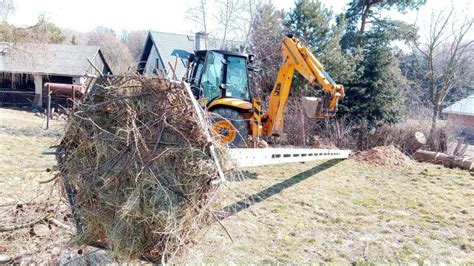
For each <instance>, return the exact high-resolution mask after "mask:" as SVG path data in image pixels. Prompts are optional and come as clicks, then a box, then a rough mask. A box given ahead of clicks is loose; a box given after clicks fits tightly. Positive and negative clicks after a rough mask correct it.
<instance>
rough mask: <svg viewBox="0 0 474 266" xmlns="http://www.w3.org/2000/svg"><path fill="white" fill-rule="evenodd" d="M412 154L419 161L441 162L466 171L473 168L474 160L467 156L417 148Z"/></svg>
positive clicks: (446, 165)
mask: <svg viewBox="0 0 474 266" xmlns="http://www.w3.org/2000/svg"><path fill="white" fill-rule="evenodd" d="M413 156H414V158H415V160H417V161H419V162H428V163H434V164H442V165H443V166H445V167H449V168H461V169H464V170H468V171H470V170H472V169H473V168H474V161H473V160H472V159H470V158H469V157H462V156H453V155H447V154H444V153H441V152H432V151H424V150H417V151H416V152H415V154H414V155H413Z"/></svg>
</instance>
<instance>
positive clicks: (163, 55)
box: [137, 31, 242, 80]
mask: <svg viewBox="0 0 474 266" xmlns="http://www.w3.org/2000/svg"><path fill="white" fill-rule="evenodd" d="M241 44H242V43H241V42H235V41H227V42H226V47H225V49H228V50H238V49H239V48H240V46H241ZM221 47H222V40H219V39H214V38H208V37H207V35H206V34H204V33H202V32H198V33H196V34H195V35H185V34H176V33H165V32H158V31H150V32H148V36H147V38H146V40H145V46H144V48H143V52H142V56H141V58H140V62H139V64H138V69H137V70H138V73H140V74H144V75H152V74H154V73H156V72H157V71H161V72H163V73H164V74H165V75H167V76H168V77H171V78H172V77H173V73H172V71H171V67H172V68H173V69H175V74H176V78H177V79H178V80H181V79H182V78H183V77H184V75H185V74H186V59H185V58H183V57H186V54H189V53H193V52H194V51H198V50H214V49H221ZM175 50H179V51H177V54H179V56H180V58H177V56H176V54H172V53H173V51H175ZM170 65H171V66H170Z"/></svg>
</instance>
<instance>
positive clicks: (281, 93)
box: [208, 36, 344, 143]
mask: <svg viewBox="0 0 474 266" xmlns="http://www.w3.org/2000/svg"><path fill="white" fill-rule="evenodd" d="M281 53H282V56H283V59H284V60H283V64H282V66H281V67H280V69H279V71H278V76H277V80H276V82H275V85H274V86H273V90H272V92H271V94H270V98H269V103H268V112H267V113H264V112H262V105H261V100H260V99H259V98H254V99H252V102H249V101H246V100H242V99H236V98H221V99H217V100H215V101H213V102H211V103H210V105H209V106H208V108H209V109H212V108H213V107H217V106H227V107H231V108H234V109H237V110H242V114H243V116H244V118H245V119H248V120H249V131H250V132H249V133H250V134H251V136H252V138H253V142H254V143H256V140H257V141H258V138H259V137H262V136H271V135H275V136H278V135H281V134H282V133H283V124H284V116H285V111H286V105H287V102H288V96H289V94H290V89H291V82H292V81H293V75H294V72H295V71H296V72H298V73H299V74H301V75H302V76H303V77H304V78H305V79H306V80H307V81H308V82H309V83H310V84H311V85H316V84H319V86H321V88H322V90H323V91H324V92H325V93H326V94H327V95H329V104H328V106H327V110H326V111H327V112H326V113H318V115H317V117H318V118H325V117H330V116H332V115H334V112H335V111H336V109H337V103H338V101H339V99H340V98H341V97H343V96H344V87H343V86H342V85H337V84H335V83H334V81H332V79H331V78H330V77H329V75H328V74H327V73H326V72H325V71H324V67H323V65H322V64H321V63H320V62H319V61H318V60H317V59H316V57H315V56H314V55H313V53H312V52H311V51H310V50H309V49H308V48H306V47H304V46H303V45H302V44H301V42H300V41H299V40H298V39H297V38H296V37H294V36H287V37H285V39H284V40H283V42H282V45H281ZM251 110H253V114H251V113H249V112H248V111H251ZM216 127H218V128H226V127H227V128H228V127H229V125H223V124H219V125H216ZM216 129H217V128H216ZM227 137H228V138H230V137H231V136H227ZM223 140H225V138H224V139H223Z"/></svg>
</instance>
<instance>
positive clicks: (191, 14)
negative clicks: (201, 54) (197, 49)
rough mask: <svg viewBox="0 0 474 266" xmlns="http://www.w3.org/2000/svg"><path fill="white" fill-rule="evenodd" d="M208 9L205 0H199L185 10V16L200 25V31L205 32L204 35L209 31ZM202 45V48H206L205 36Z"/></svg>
mask: <svg viewBox="0 0 474 266" xmlns="http://www.w3.org/2000/svg"><path fill="white" fill-rule="evenodd" d="M208 10H209V8H208V6H207V0H199V2H198V4H197V5H196V6H193V7H190V8H188V11H187V14H188V16H187V18H188V19H189V20H191V21H192V22H194V23H196V24H198V25H199V26H200V27H201V31H202V32H204V33H205V36H207V34H208V33H209V31H208V28H207V25H208V22H207V20H208V16H207V15H208V14H207V13H208ZM204 46H205V47H204V49H207V38H205V39H204Z"/></svg>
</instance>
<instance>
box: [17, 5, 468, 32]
mask: <svg viewBox="0 0 474 266" xmlns="http://www.w3.org/2000/svg"><path fill="white" fill-rule="evenodd" d="M192 1H198V0H161V1H160V0H134V1H117V0H80V1H78V0H41V1H39V0H15V5H16V10H15V13H14V14H13V15H12V16H11V17H10V18H9V22H11V23H14V24H17V25H31V24H34V23H35V22H36V20H37V18H38V16H39V15H40V14H41V13H44V14H45V15H46V16H47V17H48V18H49V19H50V21H52V22H54V23H55V24H57V25H58V26H59V27H62V28H70V29H74V30H78V31H90V30H93V29H94V28H96V27H97V26H99V25H102V26H106V27H108V28H112V29H114V30H115V31H116V32H118V33H120V32H121V31H122V30H128V31H131V30H139V29H145V30H148V29H153V30H158V31H164V32H175V33H186V34H190V33H193V31H195V27H194V26H193V25H192V23H191V22H190V21H189V20H187V19H186V10H187V9H188V8H189V7H190V5H191V3H192ZM262 1H269V0H262ZM208 2H209V3H210V4H212V2H213V0H208ZM271 2H273V4H274V5H275V6H276V7H277V8H278V9H285V10H288V9H290V8H292V7H293V2H294V1H293V0H271ZM321 2H323V3H324V4H325V5H326V6H328V7H331V8H332V9H333V10H334V11H335V12H342V11H343V10H344V9H345V8H346V3H347V2H349V1H348V0H321ZM453 2H454V3H455V10H456V13H457V15H458V17H466V16H470V17H471V18H472V16H473V15H472V14H474V12H473V11H474V9H473V5H474V1H472V0H453ZM470 2H473V3H470ZM451 5H452V2H451V1H446V0H428V2H427V4H426V5H425V6H423V7H422V8H421V9H420V10H419V11H415V10H414V11H410V12H408V13H407V14H398V13H397V12H395V11H392V12H387V13H386V15H387V16H391V17H394V18H397V19H403V20H404V21H406V22H408V23H414V22H415V20H416V18H417V17H418V23H417V24H418V25H420V26H421V27H422V31H424V32H426V31H427V28H426V25H427V24H429V18H430V15H431V11H432V10H433V9H434V10H443V9H449V8H450V6H451ZM417 14H418V16H417ZM211 26H212V25H211ZM470 35H471V36H472V34H470Z"/></svg>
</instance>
